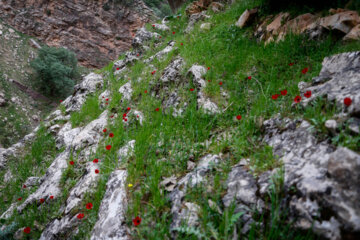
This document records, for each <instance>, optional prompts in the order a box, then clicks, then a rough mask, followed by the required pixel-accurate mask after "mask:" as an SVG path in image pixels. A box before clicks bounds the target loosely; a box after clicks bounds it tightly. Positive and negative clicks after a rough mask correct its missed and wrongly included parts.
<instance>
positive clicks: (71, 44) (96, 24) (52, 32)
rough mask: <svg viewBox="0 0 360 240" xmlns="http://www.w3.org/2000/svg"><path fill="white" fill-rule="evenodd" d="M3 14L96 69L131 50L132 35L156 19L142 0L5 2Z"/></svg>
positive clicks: (21, 28)
mask: <svg viewBox="0 0 360 240" xmlns="http://www.w3.org/2000/svg"><path fill="white" fill-rule="evenodd" d="M10 5H11V8H10V9H6V8H7V7H6V6H10ZM0 15H1V17H2V20H3V21H4V22H6V23H7V24H9V25H11V26H13V27H15V28H16V29H17V30H19V31H20V32H22V33H25V34H28V35H31V36H35V37H37V38H38V39H40V40H41V41H42V42H45V43H46V44H48V45H51V46H53V47H59V46H62V47H66V48H68V49H70V50H72V51H74V52H75V53H76V55H77V58H78V60H79V62H80V63H81V64H82V65H85V66H88V67H95V68H101V67H103V66H105V65H107V64H108V62H109V61H112V60H115V59H117V57H118V56H119V55H120V54H121V53H122V52H124V51H126V50H128V49H129V48H130V47H131V41H132V38H133V36H132V33H133V32H135V31H136V30H137V29H138V28H140V27H142V26H143V25H144V24H145V23H147V22H150V21H151V20H153V19H155V18H156V17H155V15H154V13H153V11H152V10H151V9H150V8H149V7H147V6H146V5H145V4H144V2H143V1H141V0H134V1H132V2H131V6H129V5H126V4H122V3H120V2H118V3H114V2H112V3H110V2H109V1H107V0H99V1H98V0H96V1H94V0H79V1H75V0H59V1H57V2H54V1H49V2H44V3H42V2H39V1H35V0H24V1H20V2H19V1H16V2H11V1H10V0H3V1H2V4H1V5H0ZM11 31H13V30H11Z"/></svg>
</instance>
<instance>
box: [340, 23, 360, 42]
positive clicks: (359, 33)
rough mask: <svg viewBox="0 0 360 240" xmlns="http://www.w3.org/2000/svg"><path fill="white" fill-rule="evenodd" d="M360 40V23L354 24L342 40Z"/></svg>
mask: <svg viewBox="0 0 360 240" xmlns="http://www.w3.org/2000/svg"><path fill="white" fill-rule="evenodd" d="M358 40H360V24H358V25H356V26H355V27H353V28H352V29H351V31H350V32H349V33H348V34H346V35H345V37H344V38H343V41H358Z"/></svg>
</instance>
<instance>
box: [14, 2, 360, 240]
mask: <svg viewBox="0 0 360 240" xmlns="http://www.w3.org/2000/svg"><path fill="white" fill-rule="evenodd" d="M258 3H259V2H257V1H255V2H253V1H245V0H242V1H238V2H237V3H235V4H234V5H232V6H231V7H230V8H229V9H227V10H226V11H225V12H223V13H220V14H212V13H209V14H210V15H212V18H211V19H210V20H208V22H211V23H212V28H211V30H210V31H207V32H201V31H200V30H199V24H200V23H198V24H197V25H196V27H195V30H194V31H193V32H192V33H191V34H188V35H185V34H184V33H183V31H184V29H185V27H186V25H187V18H186V17H185V16H184V14H182V15H183V17H181V18H179V19H177V18H176V19H174V20H171V22H170V24H169V26H170V28H171V32H172V31H175V34H174V35H173V34H171V33H167V34H164V33H162V37H163V42H162V44H160V46H158V47H155V44H154V43H152V44H151V49H150V51H149V52H147V53H145V55H146V57H148V56H151V55H152V54H154V53H155V52H157V51H159V50H161V49H162V48H164V47H165V45H166V43H167V42H168V41H170V40H175V41H176V42H177V43H176V46H177V47H178V50H177V51H176V52H172V53H170V54H169V56H168V57H167V58H166V59H165V60H164V61H163V62H159V61H155V62H154V63H153V64H154V66H155V68H156V69H157V72H156V74H155V75H151V74H150V72H151V71H153V70H154V69H150V67H149V66H147V65H146V64H144V63H142V62H138V63H136V64H135V65H134V66H133V67H131V70H130V71H129V72H127V75H128V77H130V80H131V81H132V83H133V86H134V94H133V98H132V100H131V101H130V102H127V101H125V102H122V103H121V104H119V100H120V99H121V94H119V93H118V89H119V87H120V86H121V85H123V84H124V83H126V82H127V81H128V79H127V78H125V77H114V76H113V74H112V63H111V64H110V65H109V66H107V67H105V68H104V69H103V70H102V72H103V73H106V76H107V77H106V82H105V86H104V89H105V88H107V89H109V90H110V92H111V98H110V103H109V105H108V106H107V108H108V109H109V110H110V114H109V115H112V114H113V113H118V114H119V115H120V117H118V118H117V119H115V120H114V122H111V121H109V125H108V127H107V128H108V129H109V131H110V132H113V133H114V134H115V137H114V138H108V137H106V138H105V140H104V142H103V143H101V144H100V146H99V148H98V150H97V152H96V154H94V156H92V157H91V158H90V159H89V161H92V160H93V158H98V159H99V161H100V166H101V168H100V173H101V180H100V182H99V184H98V186H97V187H96V188H95V189H94V193H92V194H88V195H87V197H86V198H85V200H84V203H83V204H82V206H83V207H82V208H80V209H77V210H78V211H82V212H85V218H84V220H83V223H82V225H81V226H80V228H79V233H78V235H77V236H76V237H74V239H86V237H89V236H90V233H91V229H92V227H93V225H94V224H95V222H96V219H97V211H98V209H99V206H100V202H101V199H102V197H103V195H104V193H105V184H106V182H107V179H108V177H109V175H110V174H111V172H112V171H113V170H114V169H118V168H126V169H127V170H128V173H129V176H128V183H131V184H132V185H133V187H129V188H128V196H129V208H128V213H127V224H128V226H129V227H130V229H131V232H132V235H133V238H134V239H169V238H170V235H169V225H170V222H171V215H170V213H169V211H170V208H171V205H170V202H169V200H168V199H167V196H166V192H165V190H164V189H163V188H162V187H160V186H159V183H160V181H162V177H169V176H171V175H175V176H177V177H181V176H183V175H184V174H185V173H186V172H187V170H186V168H187V161H188V160H189V158H192V157H194V159H195V161H198V159H199V158H200V157H201V156H204V155H205V154H207V153H213V154H219V153H223V154H224V157H223V161H222V163H221V164H220V166H219V167H217V171H215V172H214V173H213V174H212V176H211V177H210V178H209V179H208V181H207V185H208V186H202V187H197V188H194V189H191V190H190V192H189V193H188V195H187V196H186V200H187V201H191V202H195V203H197V204H198V205H199V206H201V213H200V228H199V233H196V231H193V233H189V232H190V231H189V230H183V232H184V233H181V234H180V235H179V239H197V237H196V234H197V235H200V233H201V234H203V235H205V236H206V239H208V238H210V237H211V236H212V237H214V236H218V238H219V239H226V238H227V236H229V235H230V233H231V232H232V231H233V228H234V227H235V226H236V227H237V229H238V232H239V229H240V227H241V222H240V221H236V219H237V218H238V217H239V216H238V215H234V214H233V208H229V209H224V207H223V205H222V201H221V198H222V196H223V195H224V194H225V193H226V189H225V185H224V183H225V181H226V178H227V175H228V173H229V171H230V170H231V166H232V165H234V164H235V163H237V162H239V161H240V159H242V158H245V157H248V158H250V159H251V164H250V166H249V168H250V169H252V170H253V171H254V173H255V174H259V173H261V172H263V171H265V170H269V169H273V168H275V167H279V166H281V161H279V160H277V159H274V158H273V157H272V152H271V148H270V147H268V146H266V145H264V144H263V143H262V142H261V130H260V126H261V123H262V121H263V120H264V119H268V118H270V117H272V116H274V115H275V114H278V113H280V114H281V115H282V116H287V117H291V118H298V117H301V118H305V119H308V120H310V121H312V122H313V123H314V124H315V126H317V125H318V126H322V125H321V122H324V119H327V118H330V117H331V116H332V115H333V113H334V112H336V109H334V108H333V107H332V106H327V105H326V104H325V103H324V101H321V100H318V101H317V102H316V103H315V104H314V106H309V107H307V108H306V109H301V108H299V107H295V108H292V107H291V105H292V103H293V99H294V97H295V96H296V95H298V94H299V91H298V88H297V84H298V83H299V82H300V81H311V78H312V77H314V76H316V75H318V73H319V71H320V69H321V62H322V60H323V58H324V57H326V56H329V55H332V54H336V53H340V52H345V51H352V50H359V49H360V43H359V42H355V43H352V44H349V45H342V44H341V43H333V42H332V41H331V39H328V40H326V41H323V42H313V41H307V40H306V39H304V38H302V37H300V36H288V37H287V39H286V40H285V41H284V42H281V43H279V44H270V45H268V46H266V47H264V45H263V44H262V43H260V44H259V43H256V41H255V40H253V39H251V37H250V35H251V34H250V33H251V30H250V29H244V30H240V29H238V28H236V27H235V26H233V24H234V23H235V22H236V20H237V19H238V17H239V16H240V15H241V14H242V12H243V11H244V10H245V9H246V8H251V7H254V6H255V5H257V4H258ZM183 11H184V10H182V13H184V12H183ZM147 28H148V29H151V25H148V26H147ZM181 42H182V43H184V45H183V46H181V45H180V43H181ZM176 55H180V56H181V57H183V58H184V59H185V61H186V67H185V69H184V72H183V74H184V75H185V73H186V70H187V69H188V68H189V67H190V66H191V65H192V64H194V63H197V64H201V65H204V66H206V67H210V70H209V71H208V72H207V73H206V76H205V77H206V79H209V80H211V82H210V83H209V84H208V86H207V89H206V92H207V94H208V95H209V96H210V97H211V98H212V99H213V100H214V101H217V102H218V104H219V105H220V106H221V107H225V106H227V105H224V104H225V103H223V102H221V98H220V97H219V96H220V86H219V82H220V81H222V82H223V85H222V86H221V88H223V89H224V90H226V91H227V92H228V93H229V95H230V99H229V101H228V104H230V103H231V105H230V106H229V107H228V108H227V110H226V111H225V112H224V113H222V114H219V115H216V116H208V115H205V114H203V113H201V112H200V111H197V110H196V93H195V92H190V91H189V88H191V87H192V86H191V84H190V85H189V86H186V85H185V87H184V89H180V90H179V91H180V94H181V95H183V96H185V97H186V98H187V99H189V100H190V105H189V106H188V108H187V109H186V111H185V113H184V116H183V117H182V118H173V117H172V116H171V115H169V114H167V115H165V114H162V112H161V111H159V112H157V111H155V108H157V107H159V108H160V109H161V102H160V101H159V100H158V99H156V98H154V97H152V96H151V89H150V88H149V87H148V86H149V85H148V84H149V83H150V82H151V81H153V82H157V81H159V78H160V76H161V73H162V70H163V69H164V68H165V67H166V66H167V65H168V63H169V62H170V61H171V59H172V58H173V57H175V56H176ZM290 62H295V64H294V65H293V66H289V65H288V64H289V63H290ZM305 67H309V72H308V73H307V74H302V73H301V70H302V69H303V68H305ZM248 76H251V77H252V78H251V80H249V79H247V77H248ZM139 77H141V78H142V83H141V84H137V83H136V80H137V79H138V78H139ZM283 89H287V90H288V94H287V96H284V97H283V96H281V97H279V99H277V100H272V99H271V95H273V94H275V93H280V91H281V90H283ZM145 90H148V91H149V93H148V94H145V93H144V91H145ZM97 95H98V93H97V94H95V96H94V98H96V97H97ZM88 104H89V106H88V107H84V108H83V109H82V110H81V111H80V113H79V114H76V116H75V115H74V116H72V120H73V121H72V122H73V124H74V125H75V126H77V125H83V124H86V123H87V122H89V121H90V120H91V119H93V118H94V117H96V116H97V115H98V114H99V113H100V111H98V106H97V103H94V101H92V100H91V99H89V101H88ZM90 105H91V106H90ZM127 107H131V108H134V109H135V108H136V109H137V110H140V111H142V112H143V113H144V115H145V119H146V121H145V123H144V126H142V127H140V126H139V125H137V124H135V123H134V124H130V125H129V126H128V127H126V126H124V125H123V124H122V121H121V115H122V114H123V113H125V112H126V108H127ZM94 109H95V110H94ZM89 111H91V112H95V114H94V115H92V116H91V117H88V116H87V115H89V113H90V112H89ZM239 114H240V115H242V120H240V121H238V120H236V119H235V116H236V115H239ZM322 114H324V115H325V117H323V116H322ZM316 123H317V124H316ZM226 130H230V131H232V134H233V138H232V139H231V140H221V141H214V142H212V143H211V145H210V147H209V148H208V149H206V148H205V147H204V146H203V145H202V144H201V143H203V142H204V141H205V140H207V139H209V137H210V135H211V134H212V133H214V132H222V131H226ZM318 131H319V132H321V133H322V134H323V136H327V133H326V131H325V130H323V129H321V128H318ZM341 134H342V135H343V136H345V137H344V139H346V141H345V140H344V139H337V141H334V143H335V144H337V145H345V146H348V147H350V148H352V149H354V150H357V151H359V150H360V147H359V146H358V145H357V144H358V142H359V141H358V139H356V138H354V137H352V136H350V135H349V134H347V133H346V131H343V132H342V133H341ZM133 139H134V140H136V145H135V152H134V155H133V156H132V157H131V158H130V159H128V160H127V161H124V162H121V163H118V162H117V154H116V151H117V149H119V148H120V147H121V146H123V145H124V144H125V143H126V142H128V141H130V140H133ZM160 141H161V142H163V145H162V146H159V145H158V143H159V142H160ZM107 144H111V145H112V150H110V151H106V150H105V148H104V146H105V145H107ZM73 159H74V161H75V165H74V166H69V169H68V170H67V171H66V172H65V174H64V176H63V182H62V184H63V186H64V197H63V199H60V200H59V201H63V200H65V198H66V196H67V193H68V191H69V189H71V187H72V186H74V184H75V183H76V179H78V177H80V176H81V175H82V174H83V171H82V169H83V165H82V164H81V163H77V162H76V153H74V157H73ZM281 182H282V174H279V176H278V178H276V179H274V184H273V191H272V194H271V195H269V198H268V201H269V202H271V204H272V211H271V214H270V216H259V218H258V219H259V221H261V219H265V220H266V221H265V223H266V224H265V232H264V233H260V232H259V231H258V230H259V229H258V228H257V227H256V226H255V225H254V226H253V228H252V229H251V231H250V234H249V236H248V237H249V239H256V238H261V239H310V238H312V236H307V235H305V234H303V233H297V232H294V231H292V230H291V228H290V227H289V226H290V225H289V223H286V222H284V219H283V213H284V214H285V213H286V212H284V211H281V212H280V210H279V201H280V198H281V196H282V192H281ZM209 187H210V190H209V191H206V189H208V188H209ZM14 194H15V193H9V196H13V195H14ZM12 198H15V196H13V197H12ZM208 199H211V200H213V201H214V202H215V203H217V204H218V205H219V206H220V208H221V209H223V211H224V214H219V213H217V211H214V210H212V209H211V208H210V207H209V205H208ZM87 202H92V203H93V204H94V208H93V209H92V210H90V211H89V210H86V209H85V204H86V203H87ZM57 209H58V207H55V208H49V212H48V213H47V216H54V215H56V211H57ZM135 216H140V217H141V218H142V223H141V224H140V225H139V226H138V227H136V228H135V227H133V226H132V221H131V220H132V218H134V217H135ZM18 217H19V219H17V218H15V219H17V220H16V222H18V223H19V226H33V225H34V217H33V215H30V216H29V217H28V216H24V215H23V216H18ZM270 219H271V220H272V222H273V223H274V224H273V225H272V226H270V225H269V224H268V223H269V222H270V221H269V220H270ZM12 220H14V219H12ZM32 234H33V236H34V237H35V236H39V234H40V231H39V230H36V229H34V232H33V233H32ZM214 238H215V237H214Z"/></svg>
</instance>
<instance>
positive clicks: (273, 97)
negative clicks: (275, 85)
mask: <svg viewBox="0 0 360 240" xmlns="http://www.w3.org/2000/svg"><path fill="white" fill-rule="evenodd" d="M278 97H279V94H275V95H272V96H271V98H272V99H273V100H276V99H278Z"/></svg>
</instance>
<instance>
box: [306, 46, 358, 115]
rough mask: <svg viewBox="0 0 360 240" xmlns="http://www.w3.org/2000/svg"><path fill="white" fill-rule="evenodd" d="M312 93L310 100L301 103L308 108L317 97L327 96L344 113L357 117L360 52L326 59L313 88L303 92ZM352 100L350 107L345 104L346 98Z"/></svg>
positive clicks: (314, 80)
mask: <svg viewBox="0 0 360 240" xmlns="http://www.w3.org/2000/svg"><path fill="white" fill-rule="evenodd" d="M306 91H311V92H312V95H311V97H310V98H305V99H303V100H302V101H301V103H302V104H303V105H304V106H306V105H307V104H309V103H310V102H311V101H313V100H314V99H315V98H317V97H321V96H326V97H327V99H328V101H333V102H335V103H336V105H337V106H338V107H339V108H340V109H342V110H343V112H345V113H347V114H349V115H351V116H355V115H357V116H358V115H359V114H360V52H348V53H342V54H338V55H334V56H331V57H326V58H325V59H324V61H323V63H322V69H321V72H320V75H319V77H316V78H314V79H313V84H312V86H311V87H308V88H305V89H304V90H303V91H302V92H306ZM346 97H349V98H350V99H351V100H352V104H351V105H350V106H346V105H345V104H344V98H346Z"/></svg>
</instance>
